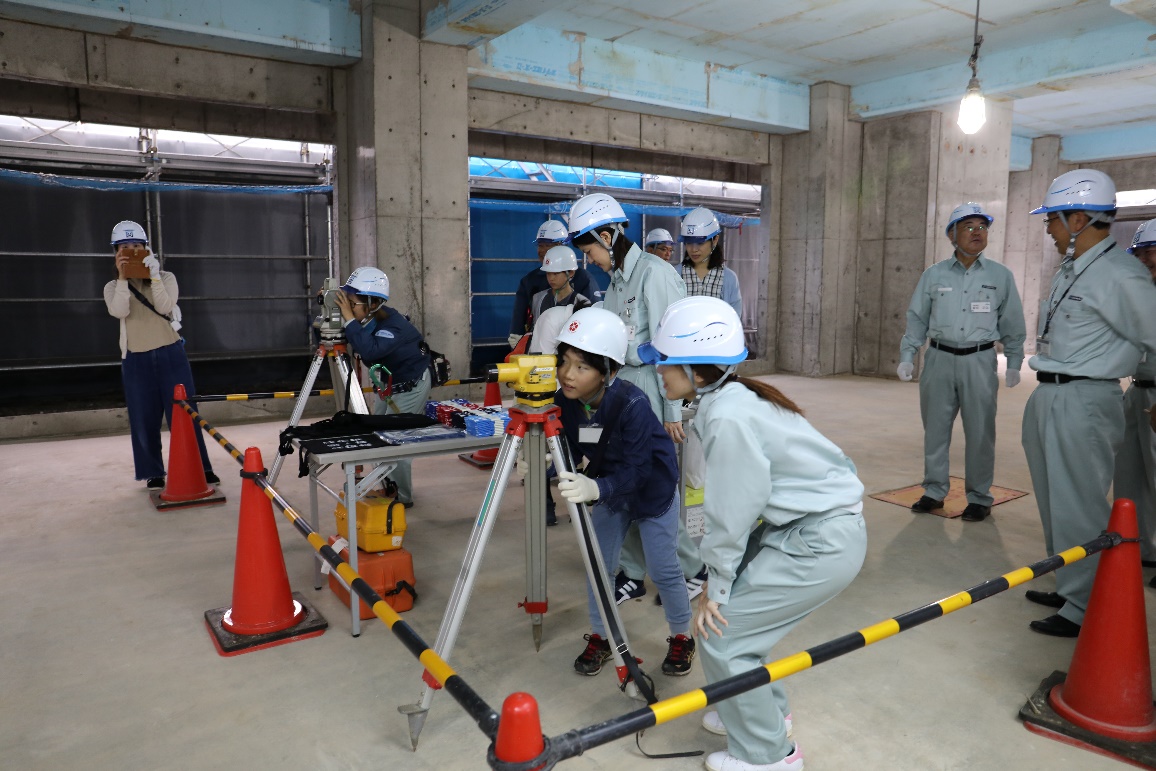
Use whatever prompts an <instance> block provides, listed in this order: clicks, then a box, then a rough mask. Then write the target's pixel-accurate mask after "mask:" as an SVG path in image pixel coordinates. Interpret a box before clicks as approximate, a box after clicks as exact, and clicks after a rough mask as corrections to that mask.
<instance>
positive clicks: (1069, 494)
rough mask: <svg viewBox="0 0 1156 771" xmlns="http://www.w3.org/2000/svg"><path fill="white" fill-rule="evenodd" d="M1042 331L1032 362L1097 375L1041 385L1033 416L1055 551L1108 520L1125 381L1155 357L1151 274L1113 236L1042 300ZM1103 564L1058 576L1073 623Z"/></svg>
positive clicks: (1034, 461) (1026, 432)
mask: <svg viewBox="0 0 1156 771" xmlns="http://www.w3.org/2000/svg"><path fill="white" fill-rule="evenodd" d="M1049 317H1050V319H1051V320H1050V322H1049V321H1048V319H1049ZM1045 330H1046V331H1045ZM1039 334H1040V337H1041V338H1046V340H1047V346H1046V348H1047V350H1046V352H1043V346H1040V345H1039V344H1037V347H1039V348H1040V352H1039V353H1037V354H1036V355H1035V356H1033V357H1032V358H1031V359H1030V360H1029V361H1028V366H1030V367H1031V368H1032V369H1034V370H1037V371H1038V372H1047V373H1059V374H1063V375H1071V376H1079V377H1084V378H1089V379H1087V380H1076V381H1074V382H1069V383H1064V384H1058V383H1044V382H1041V383H1040V384H1039V385H1037V386H1036V390H1035V391H1033V392H1032V395H1031V397H1030V398H1029V399H1028V404H1027V407H1026V408H1025V410H1024V421H1023V445H1024V454H1025V455H1027V460H1028V469H1029V470H1030V471H1031V475H1032V488H1033V489H1034V490H1035V494H1036V500H1037V504H1038V505H1039V509H1040V520H1041V521H1042V522H1043V526H1044V541H1045V545H1046V546H1047V550H1048V554H1055V553H1056V552H1057V551H1063V550H1065V549H1069V548H1071V547H1073V546H1077V545H1079V544H1082V543H1084V542H1086V541H1090V540H1091V539H1093V538H1095V537H1096V536H1098V535H1099V534H1100V533H1101V531H1103V529H1104V527H1105V526H1106V525H1107V524H1108V514H1109V513H1110V511H1111V507H1110V506H1109V504H1108V489H1109V487H1110V486H1111V484H1112V476H1113V473H1114V471H1115V465H1116V463H1115V461H1116V453H1117V452H1118V451H1119V450H1120V447H1121V445H1122V444H1123V441H1124V400H1123V398H1122V397H1121V392H1120V383H1119V379H1120V378H1123V377H1128V376H1129V375H1131V374H1132V373H1134V372H1135V371H1136V367H1137V365H1138V364H1139V363H1140V356H1141V349H1144V350H1147V351H1149V352H1151V351H1156V287H1154V286H1153V285H1152V277H1151V276H1150V275H1149V274H1148V271H1147V270H1146V269H1145V268H1144V266H1143V265H1141V264H1140V262H1139V261H1138V260H1137V259H1136V258H1135V257H1133V256H1132V255H1130V254H1128V253H1127V252H1125V251H1124V250H1123V249H1121V248H1119V247H1118V246H1116V242H1115V240H1114V239H1112V238H1107V239H1104V240H1103V241H1101V242H1099V243H1098V244H1096V245H1095V246H1094V247H1092V248H1091V249H1089V250H1088V251H1087V252H1085V253H1084V254H1082V255H1080V256H1079V257H1078V258H1077V259H1075V260H1071V261H1068V262H1064V263H1063V264H1061V265H1060V269H1059V270H1058V271H1057V272H1056V275H1055V278H1053V279H1052V286H1051V289H1050V291H1049V293H1048V296H1047V297H1045V298H1044V300H1043V302H1042V303H1041V304H1040V322H1039ZM1151 355H1152V354H1151V353H1149V356H1151ZM1098 560H1099V558H1098V556H1094V557H1089V558H1086V559H1082V560H1080V561H1079V562H1076V563H1073V564H1072V565H1069V566H1067V567H1063V568H1060V569H1059V570H1058V571H1057V572H1056V591H1057V592H1058V593H1059V594H1060V595H1061V596H1062V597H1063V598H1064V599H1065V600H1067V603H1066V604H1065V605H1064V606H1063V607H1062V608H1061V609H1060V611H1059V615H1060V616H1062V617H1064V618H1066V619H1067V620H1068V621H1071V622H1073V623H1076V624H1082V623H1083V621H1084V611H1085V610H1086V609H1087V607H1088V596H1089V595H1090V594H1091V591H1092V579H1093V578H1094V577H1095V575H1096V565H1097V563H1098Z"/></svg>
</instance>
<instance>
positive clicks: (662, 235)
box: [643, 228, 674, 246]
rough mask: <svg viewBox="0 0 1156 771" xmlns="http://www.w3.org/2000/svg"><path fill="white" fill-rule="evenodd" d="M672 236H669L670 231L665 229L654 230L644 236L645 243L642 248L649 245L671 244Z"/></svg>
mask: <svg viewBox="0 0 1156 771" xmlns="http://www.w3.org/2000/svg"><path fill="white" fill-rule="evenodd" d="M673 243H674V236H672V235H670V231H669V230H666V229H665V228H655V229H654V230H652V231H650V232H649V233H647V234H646V243H644V244H643V246H650V245H651V244H673Z"/></svg>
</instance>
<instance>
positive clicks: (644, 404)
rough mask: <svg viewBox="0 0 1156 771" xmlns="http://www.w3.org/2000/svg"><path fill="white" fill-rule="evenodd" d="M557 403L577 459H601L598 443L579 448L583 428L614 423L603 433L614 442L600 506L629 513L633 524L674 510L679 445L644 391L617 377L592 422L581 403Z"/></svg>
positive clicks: (601, 484)
mask: <svg viewBox="0 0 1156 771" xmlns="http://www.w3.org/2000/svg"><path fill="white" fill-rule="evenodd" d="M555 403H556V404H557V405H558V407H559V408H560V409H561V410H562V426H563V429H564V430H565V432H566V439H567V441H569V443H570V451H571V452H572V453H573V454H574V458H575V460H577V459H578V457H579V456H583V455H584V456H586V457H587V458H589V459H593V458H594V457H595V456H597V454H598V452H597V447H598V445H597V444H579V443H578V427H579V426H581V425H586V424H589V423H598V424H602V423H603V422H604V421H605V420H607V419H609V420H611V421H612V425H609V426H607V427H605V428H604V429H603V430H605V431H609V432H610V438H609V441H608V442H607V443H606V453H605V455H604V457H603V458H602V463H601V474H600V476H599V477H598V479H597V482H598V492H599V496H598V498H599V502H601V503H604V504H606V505H607V506H609V507H610V508H611V509H614V510H615V511H626V512H628V513H629V515H630V518H631V519H644V518H647V517H657V516H660V515H661V514H663V513H665V512H666V510H667V509H668V508H670V503H671V501H673V500H674V494H675V491H676V490H677V489H678V459H677V456H676V455H675V451H674V442H672V441H671V440H670V436H668V435H667V433H666V430H665V429H664V428H663V427H662V424H661V423H659V422H658V418H657V417H655V415H654V410H653V409H651V407H650V398H649V397H647V395H646V394H645V393H643V391H642V389H640V388H639V387H638V386H636V385H634V384H633V383H628V382H627V381H625V380H622V379H620V378H616V379H615V380H614V382H613V383H611V384H610V387H609V388H607V389H606V393H604V394H603V395H602V403H601V404H599V405H598V409H597V411H595V413H594V414H593V415H592V416H591V418H590V419H587V418H586V409H585V407H583V406H582V403H581V402H579V401H578V400H576V399H568V398H566V397H565V396H563V395H562V392H561V391H559V392H558V394H557V395H556V397H555ZM616 413H617V417H615V414H616Z"/></svg>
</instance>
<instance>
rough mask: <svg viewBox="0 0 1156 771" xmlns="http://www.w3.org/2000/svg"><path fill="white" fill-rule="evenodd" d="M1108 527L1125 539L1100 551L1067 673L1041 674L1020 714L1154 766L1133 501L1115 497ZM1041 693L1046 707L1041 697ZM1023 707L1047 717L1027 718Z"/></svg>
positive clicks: (1064, 738)
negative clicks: (1042, 703) (1042, 677)
mask: <svg viewBox="0 0 1156 771" xmlns="http://www.w3.org/2000/svg"><path fill="white" fill-rule="evenodd" d="M1108 531H1109V532H1115V533H1119V534H1120V535H1121V536H1123V538H1124V542H1123V543H1121V544H1119V545H1117V546H1113V547H1112V548H1110V549H1108V550H1106V551H1105V552H1103V553H1101V555H1100V564H1099V565H1098V566H1097V568H1096V579H1095V583H1093V585H1092V594H1091V598H1090V599H1089V600H1088V610H1087V612H1086V613H1085V614H1084V623H1083V625H1082V627H1081V629H1080V636H1079V639H1078V640H1077V641H1076V650H1075V653H1074V654H1073V656H1072V664H1071V667H1070V668H1069V671H1068V673H1067V675H1066V676H1065V675H1064V673H1062V672H1055V673H1053V674H1052V676H1051V677H1049V678H1048V679H1046V680H1044V682H1043V683H1042V684H1041V688H1040V691H1037V696H1036V697H1033V700H1029V702H1028V704H1027V705H1026V706H1025V707H1024V709H1023V710H1021V711H1020V716H1021V718H1024V721H1025V722H1024V725H1025V727H1027V728H1028V730H1030V731H1032V732H1034V733H1039V734H1042V735H1044V736H1048V737H1049V738H1053V739H1057V740H1058V741H1061V742H1064V743H1066V744H1072V745H1075V746H1078V747H1083V748H1084V749H1089V750H1092V751H1093V752H1098V753H1101V754H1108V755H1112V756H1115V757H1117V758H1119V759H1121V760H1124V761H1126V762H1130V763H1141V764H1143V765H1146V766H1147V767H1156V765H1154V764H1156V706H1154V705H1153V703H1152V668H1151V662H1150V661H1149V655H1148V626H1147V617H1146V613H1145V609H1144V578H1143V574H1142V572H1141V566H1140V544H1139V527H1138V525H1137V522H1136V506H1135V504H1134V503H1133V502H1132V501H1130V500H1127V499H1124V498H1121V499H1119V500H1117V501H1116V503H1115V505H1113V507H1112V516H1111V518H1110V520H1109V521H1108ZM1043 693H1046V707H1047V708H1048V709H1046V710H1044V709H1041V706H1043V705H1041V704H1040V702H1041V701H1042V700H1041V699H1039V698H1038V697H1039V696H1041V695H1043ZM1029 708H1031V709H1029ZM1025 711H1027V712H1032V713H1041V712H1051V713H1052V716H1050V718H1049V719H1044V720H1041V719H1029V717H1026V716H1025Z"/></svg>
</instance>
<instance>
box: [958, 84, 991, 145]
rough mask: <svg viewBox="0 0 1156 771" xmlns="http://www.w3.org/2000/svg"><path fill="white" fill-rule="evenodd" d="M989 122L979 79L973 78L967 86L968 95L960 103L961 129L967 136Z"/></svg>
mask: <svg viewBox="0 0 1156 771" xmlns="http://www.w3.org/2000/svg"><path fill="white" fill-rule="evenodd" d="M986 120H987V110H986V108H985V107H984V103H983V94H982V93H980V90H979V78H972V79H971V82H970V83H968V84H967V94H966V95H965V96H964V97H963V101H962V102H960V103H959V128H960V129H961V130H962V131H963V133H965V134H974V133H975V132H977V131H979V130H980V128H982V127H983V124H984V122H985V121H986Z"/></svg>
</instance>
